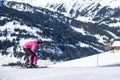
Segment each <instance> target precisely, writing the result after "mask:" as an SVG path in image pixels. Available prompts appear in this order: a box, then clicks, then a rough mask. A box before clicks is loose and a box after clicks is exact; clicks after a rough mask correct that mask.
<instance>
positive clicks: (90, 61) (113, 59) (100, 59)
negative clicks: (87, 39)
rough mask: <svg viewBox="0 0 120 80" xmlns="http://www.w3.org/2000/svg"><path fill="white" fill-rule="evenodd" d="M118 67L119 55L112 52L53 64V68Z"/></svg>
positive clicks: (119, 62)
mask: <svg viewBox="0 0 120 80" xmlns="http://www.w3.org/2000/svg"><path fill="white" fill-rule="evenodd" d="M114 65H116V66H117V65H120V54H119V53H118V54H115V53H113V51H109V52H106V53H101V54H96V55H93V56H88V57H85V58H81V59H76V60H71V61H67V62H63V63H58V64H55V65H54V66H53V67H100V66H114Z"/></svg>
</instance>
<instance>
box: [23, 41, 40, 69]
mask: <svg viewBox="0 0 120 80" xmlns="http://www.w3.org/2000/svg"><path fill="white" fill-rule="evenodd" d="M39 44H42V40H34V41H29V42H27V43H25V44H24V45H23V50H24V51H25V65H24V66H25V67H30V68H33V67H36V64H37V58H38V56H37V54H36V50H37V49H38V48H39Z"/></svg>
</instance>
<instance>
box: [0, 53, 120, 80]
mask: <svg viewBox="0 0 120 80" xmlns="http://www.w3.org/2000/svg"><path fill="white" fill-rule="evenodd" d="M119 58H120V54H114V53H112V52H107V53H101V54H99V55H93V56H89V57H85V58H82V59H76V60H72V61H68V62H61V63H56V64H53V63H52V62H50V61H40V60H39V61H38V65H48V66H49V68H36V69H20V68H15V67H3V66H0V80H120V59H119ZM96 60H97V61H96ZM9 61H17V60H16V59H14V58H11V59H10V58H9V57H5V56H1V55H0V65H1V64H2V63H3V62H9ZM96 64H97V65H96Z"/></svg>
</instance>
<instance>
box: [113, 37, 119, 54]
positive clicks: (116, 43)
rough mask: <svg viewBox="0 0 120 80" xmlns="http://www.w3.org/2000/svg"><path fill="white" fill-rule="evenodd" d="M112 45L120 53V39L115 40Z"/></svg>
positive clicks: (115, 51)
mask: <svg viewBox="0 0 120 80" xmlns="http://www.w3.org/2000/svg"><path fill="white" fill-rule="evenodd" d="M112 47H113V48H114V53H120V39H116V40H114V42H113V44H112Z"/></svg>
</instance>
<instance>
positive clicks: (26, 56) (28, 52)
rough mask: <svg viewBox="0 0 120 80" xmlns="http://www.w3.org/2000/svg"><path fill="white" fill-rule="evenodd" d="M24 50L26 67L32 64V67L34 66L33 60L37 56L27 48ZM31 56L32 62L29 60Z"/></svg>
mask: <svg viewBox="0 0 120 80" xmlns="http://www.w3.org/2000/svg"><path fill="white" fill-rule="evenodd" d="M23 50H24V51H25V60H26V61H25V65H27V64H28V63H29V62H30V65H33V59H34V56H35V54H34V53H33V52H32V51H31V50H30V49H27V48H23ZM29 56H31V58H30V60H29Z"/></svg>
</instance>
